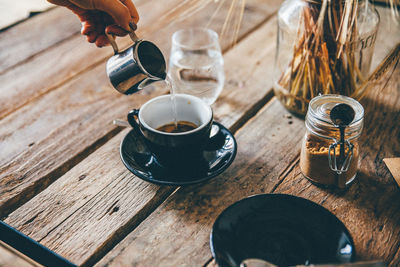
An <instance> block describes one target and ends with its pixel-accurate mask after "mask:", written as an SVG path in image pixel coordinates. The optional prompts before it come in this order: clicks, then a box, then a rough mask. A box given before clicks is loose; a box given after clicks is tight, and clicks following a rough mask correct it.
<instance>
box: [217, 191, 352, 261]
mask: <svg viewBox="0 0 400 267" xmlns="http://www.w3.org/2000/svg"><path fill="white" fill-rule="evenodd" d="M210 242H211V252H212V254H213V256H214V258H215V260H216V261H217V263H218V264H219V265H220V266H239V265H240V263H241V262H242V261H243V260H245V259H248V258H258V259H264V260H267V261H269V262H271V263H273V264H276V265H278V266H292V265H299V264H305V265H307V264H317V263H346V262H351V261H352V260H353V259H354V256H355V248H354V243H353V240H352V238H351V236H350V233H349V232H348V230H347V229H346V227H345V226H344V225H343V223H342V222H341V221H339V219H337V218H336V217H335V216H334V215H333V214H332V213H330V212H329V211H328V210H326V209H325V208H323V207H322V206H319V205H317V204H315V203H314V202H311V201H309V200H306V199H303V198H299V197H295V196H290V195H282V194H263V195H256V196H252V197H249V198H245V199H243V200H240V201H238V202H236V203H234V204H233V205H231V206H230V207H228V208H227V209H225V210H224V211H223V212H222V213H221V214H220V215H219V217H218V218H217V220H216V221H215V223H214V226H213V229H212V232H211V238H210Z"/></svg>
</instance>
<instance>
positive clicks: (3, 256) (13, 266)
mask: <svg viewBox="0 0 400 267" xmlns="http://www.w3.org/2000/svg"><path fill="white" fill-rule="evenodd" d="M0 266H5V267H25V266H26V267H39V266H42V265H40V264H37V263H36V262H34V261H32V260H31V259H29V258H28V257H26V256H25V255H23V254H21V253H19V252H18V251H16V250H15V249H13V248H12V247H10V246H8V245H7V244H5V243H4V242H3V241H0Z"/></svg>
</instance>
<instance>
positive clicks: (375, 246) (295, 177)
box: [275, 67, 400, 266]
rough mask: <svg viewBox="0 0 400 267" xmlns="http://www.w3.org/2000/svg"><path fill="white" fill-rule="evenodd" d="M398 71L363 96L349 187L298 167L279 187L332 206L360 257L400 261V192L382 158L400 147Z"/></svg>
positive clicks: (395, 263) (399, 78)
mask: <svg viewBox="0 0 400 267" xmlns="http://www.w3.org/2000/svg"><path fill="white" fill-rule="evenodd" d="M394 75H395V76H394V77H396V78H395V79H393V80H392V82H391V83H390V84H389V85H388V87H387V88H386V89H385V90H384V91H383V92H382V91H380V90H379V88H376V90H375V91H373V92H371V94H370V95H369V97H368V98H367V99H365V100H364V101H362V104H363V106H364V107H365V128H364V131H363V133H362V136H361V137H360V162H361V166H360V170H359V174H358V177H357V180H356V182H355V183H354V184H353V185H352V186H351V187H350V188H349V189H348V190H347V191H344V192H340V191H335V190H328V189H321V188H318V187H316V186H314V185H312V184H311V183H310V182H308V181H307V180H306V179H304V178H303V177H302V175H301V173H300V170H299V167H298V166H296V168H294V170H293V171H292V172H290V173H289V174H288V177H287V178H286V179H285V180H284V181H283V183H282V184H281V185H280V186H279V187H278V188H277V190H276V191H275V192H279V193H288V194H295V195H298V196H301V197H304V198H307V199H310V200H312V201H314V202H316V203H318V204H321V205H323V206H324V207H325V208H327V209H329V210H330V211H332V212H333V213H334V214H335V215H336V216H337V217H338V218H339V219H340V220H341V221H342V222H343V223H344V224H345V225H346V227H347V228H348V229H349V231H350V233H351V235H352V236H353V239H354V241H355V246H356V253H357V258H358V259H359V260H375V259H381V260H384V261H385V262H386V263H387V264H390V266H399V256H398V255H399V245H400V194H399V191H398V188H397V187H396V184H395V182H394V181H393V178H392V177H391V175H390V173H389V171H388V170H387V168H386V167H385V164H384V163H383V158H385V157H391V156H394V155H396V154H397V156H398V155H399V151H400V127H399V125H398V124H396V123H393V122H394V121H400V67H398V69H397V72H396V73H395V74H394ZM382 114H384V115H383V116H382ZM396 253H397V254H396Z"/></svg>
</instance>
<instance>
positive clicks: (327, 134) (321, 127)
mask: <svg viewBox="0 0 400 267" xmlns="http://www.w3.org/2000/svg"><path fill="white" fill-rule="evenodd" d="M340 103H344V104H347V105H349V106H350V107H352V108H353V110H354V112H355V116H354V119H353V121H352V122H351V123H350V124H349V125H348V126H347V127H346V128H345V134H344V136H345V138H344V144H343V145H344V148H345V149H344V151H345V152H344V156H343V159H344V160H343V161H342V163H341V162H340V160H339V158H340V156H341V155H340V146H341V145H342V144H341V143H340V130H339V126H337V125H334V123H333V122H332V121H331V118H330V112H331V110H332V108H333V107H334V106H336V105H337V104H340ZM305 124H306V133H305V136H304V139H303V142H302V147H301V153H300V169H301V172H302V174H303V175H304V176H305V177H306V178H308V179H309V180H311V181H312V182H314V183H316V184H320V185H327V186H329V185H333V186H337V187H339V188H344V187H345V186H347V185H349V184H350V183H351V182H352V181H353V180H354V179H355V177H356V174H357V170H358V165H359V153H360V146H359V143H358V137H359V136H360V134H361V131H362V128H363V124H364V108H363V107H362V106H361V104H360V103H359V102H358V101H356V100H354V99H352V98H350V97H346V96H342V95H321V96H317V97H315V98H313V99H312V100H311V101H310V104H309V107H308V112H307V116H306V120H305Z"/></svg>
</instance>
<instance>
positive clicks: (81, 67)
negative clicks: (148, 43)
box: [0, 0, 176, 119]
mask: <svg viewBox="0 0 400 267" xmlns="http://www.w3.org/2000/svg"><path fill="white" fill-rule="evenodd" d="M169 1H170V2H171V3H172V4H173V1H176V0H169ZM137 4H138V9H139V10H140V11H142V12H143V13H145V14H146V16H144V17H143V18H142V19H141V20H140V24H139V25H141V26H142V27H141V28H140V29H139V30H138V32H139V34H142V33H145V34H146V36H148V35H150V36H154V35H155V34H154V33H155V30H154V29H153V31H149V30H146V29H147V28H150V26H152V21H154V20H156V18H157V16H161V15H162V14H163V13H165V12H166V10H168V7H167V6H165V5H155V6H154V2H152V1H146V2H144V1H137ZM153 6H154V7H153ZM56 10H59V9H58V8H57V9H56ZM61 10H62V11H58V12H62V14H63V15H64V16H66V22H65V23H66V24H71V23H74V24H77V26H78V27H80V23H79V20H78V19H77V18H75V15H73V14H72V12H70V11H69V10H67V9H65V8H62V9H61ZM150 10H151V12H150ZM147 14H148V15H147ZM70 16H73V17H70ZM53 20H54V19H53ZM53 20H50V21H46V23H49V24H51V23H53V24H54V23H55V22H54V21H53ZM57 21H58V22H59V21H63V20H62V19H60V18H58V20H57ZM50 33H51V32H50ZM0 36H2V35H0ZM36 39H37V38H36ZM36 39H33V40H31V42H32V43H37V42H39V41H38V40H36ZM162 41H163V42H166V41H167V38H165V37H164V40H162ZM130 43H131V40H130V39H129V38H127V37H125V38H118V44H119V46H120V47H121V48H122V47H126V46H128V45H129V44H130ZM163 47H164V48H165V47H166V46H165V45H164V46H163ZM161 48H162V47H161ZM28 50H29V49H28ZM29 51H30V50H29ZM18 53H19V51H18V50H17V51H11V52H10V57H14V56H15V54H18ZM112 54H113V52H112V49H111V47H105V48H103V49H99V48H96V47H95V45H94V44H90V43H88V42H86V41H85V37H83V36H81V35H80V34H76V35H74V36H72V37H71V38H69V39H67V40H64V41H63V42H61V43H59V44H58V45H56V46H53V47H50V48H48V49H47V50H46V51H44V52H43V53H41V54H39V55H36V56H35V57H33V58H32V59H31V60H29V61H26V62H23V64H19V65H18V66H16V67H15V68H13V69H12V70H10V71H8V72H6V73H4V74H2V75H0V83H1V84H3V86H4V87H5V89H4V90H1V91H0V119H2V118H4V117H5V116H7V115H9V114H10V113H12V112H13V111H15V110H17V109H19V108H21V107H22V106H24V105H26V104H27V103H30V102H32V101H34V100H35V99H36V98H38V97H40V96H42V95H44V94H46V93H48V92H50V91H51V90H54V89H56V88H57V87H59V86H60V85H62V84H63V83H65V82H66V81H68V80H70V79H72V77H74V76H76V75H79V74H81V73H82V72H84V71H85V70H87V69H88V68H93V67H95V66H96V65H98V64H103V65H105V63H104V61H105V59H106V58H109V57H111V56H112ZM103 68H105V67H103Z"/></svg>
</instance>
